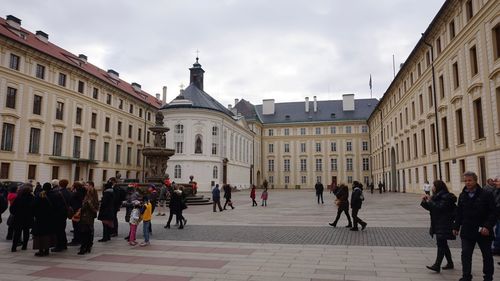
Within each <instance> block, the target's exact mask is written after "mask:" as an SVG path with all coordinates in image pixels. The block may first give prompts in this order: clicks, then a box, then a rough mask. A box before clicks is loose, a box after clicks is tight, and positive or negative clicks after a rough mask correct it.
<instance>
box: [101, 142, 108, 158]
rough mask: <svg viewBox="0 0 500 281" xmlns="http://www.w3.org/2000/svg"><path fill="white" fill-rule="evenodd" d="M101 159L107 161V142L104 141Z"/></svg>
mask: <svg viewBox="0 0 500 281" xmlns="http://www.w3.org/2000/svg"><path fill="white" fill-rule="evenodd" d="M102 161H104V162H108V161H109V142H107V141H105V142H104V149H103V153H102Z"/></svg>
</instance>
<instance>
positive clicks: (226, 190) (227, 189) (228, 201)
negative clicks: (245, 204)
mask: <svg viewBox="0 0 500 281" xmlns="http://www.w3.org/2000/svg"><path fill="white" fill-rule="evenodd" d="M224 199H226V203H224V210H226V206H227V205H229V207H231V209H234V206H233V202H232V201H231V186H230V185H229V184H225V185H224Z"/></svg>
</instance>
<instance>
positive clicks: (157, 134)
mask: <svg viewBox="0 0 500 281" xmlns="http://www.w3.org/2000/svg"><path fill="white" fill-rule="evenodd" d="M149 130H150V131H151V132H153V147H145V148H144V149H143V150H142V155H144V156H145V157H146V162H145V163H144V164H145V165H146V172H147V175H148V176H147V177H146V178H145V181H146V182H149V183H162V182H163V181H164V180H165V178H166V175H165V171H166V170H167V161H168V159H169V158H170V156H172V155H174V153H175V150H174V149H169V148H166V144H167V140H166V137H165V133H167V132H168V131H170V129H169V128H167V127H165V126H164V125H163V114H162V113H161V112H160V111H158V112H157V113H156V124H155V126H153V127H149Z"/></svg>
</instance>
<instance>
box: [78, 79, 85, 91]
mask: <svg viewBox="0 0 500 281" xmlns="http://www.w3.org/2000/svg"><path fill="white" fill-rule="evenodd" d="M84 90H85V83H83V81H80V80H79V81H78V92H79V93H81V94H83V91H84Z"/></svg>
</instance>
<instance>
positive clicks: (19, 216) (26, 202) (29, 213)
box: [10, 184, 35, 252]
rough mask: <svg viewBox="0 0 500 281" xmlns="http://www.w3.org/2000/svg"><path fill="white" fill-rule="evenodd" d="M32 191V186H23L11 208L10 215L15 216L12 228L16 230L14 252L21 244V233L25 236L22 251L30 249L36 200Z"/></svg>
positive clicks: (13, 244) (13, 242)
mask: <svg viewBox="0 0 500 281" xmlns="http://www.w3.org/2000/svg"><path fill="white" fill-rule="evenodd" d="M31 190H32V185H31V184H24V185H23V186H21V187H20V188H19V191H18V193H17V194H18V195H17V197H16V199H14V203H12V205H11V206H10V213H11V214H12V215H13V216H14V219H13V220H12V227H13V228H14V235H13V239H12V249H11V251H12V252H15V251H16V249H17V246H18V244H19V242H21V233H22V235H23V240H22V249H23V250H26V249H27V247H28V240H29V238H30V228H32V227H33V221H34V217H33V202H34V199H35V198H34V197H33V195H32V194H31Z"/></svg>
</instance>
